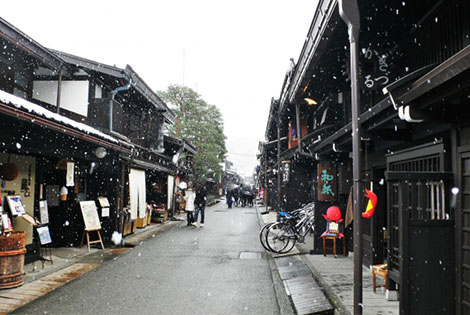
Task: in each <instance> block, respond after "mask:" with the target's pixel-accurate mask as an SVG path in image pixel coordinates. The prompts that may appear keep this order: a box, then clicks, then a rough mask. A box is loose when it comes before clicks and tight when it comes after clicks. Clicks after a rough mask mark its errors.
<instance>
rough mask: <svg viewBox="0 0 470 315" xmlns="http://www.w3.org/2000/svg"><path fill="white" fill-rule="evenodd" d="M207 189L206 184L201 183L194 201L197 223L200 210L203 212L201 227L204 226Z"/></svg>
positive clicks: (195, 220)
mask: <svg viewBox="0 0 470 315" xmlns="http://www.w3.org/2000/svg"><path fill="white" fill-rule="evenodd" d="M206 200H207V191H206V188H205V187H204V185H200V186H199V187H198V188H197V190H196V199H195V201H194V203H195V206H196V213H195V215H194V222H195V223H197V218H198V216H199V212H200V213H201V222H200V223H199V226H200V227H203V226H204V214H205V213H204V212H205V210H206Z"/></svg>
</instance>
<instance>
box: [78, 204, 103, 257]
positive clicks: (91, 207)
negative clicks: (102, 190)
mask: <svg viewBox="0 0 470 315" xmlns="http://www.w3.org/2000/svg"><path fill="white" fill-rule="evenodd" d="M80 209H81V210H82V215H83V221H84V223H85V231H83V235H82V240H81V241H80V247H82V244H83V239H84V237H85V235H86V241H87V245H88V251H90V244H94V243H100V244H101V248H102V249H104V245H103V240H102V239H101V234H100V230H101V223H100V218H99V217H98V211H97V209H96V203H95V202H94V201H93V200H87V201H80ZM90 232H96V233H97V234H98V239H97V240H94V241H90Z"/></svg>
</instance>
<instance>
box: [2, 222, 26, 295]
mask: <svg viewBox="0 0 470 315" xmlns="http://www.w3.org/2000/svg"><path fill="white" fill-rule="evenodd" d="M25 243H26V233H25V232H22V231H13V232H10V233H6V234H3V235H0V289H6V288H14V287H18V286H20V285H22V284H23V282H24V254H25V253H26V247H25Z"/></svg>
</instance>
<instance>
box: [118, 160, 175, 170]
mask: <svg viewBox="0 0 470 315" xmlns="http://www.w3.org/2000/svg"><path fill="white" fill-rule="evenodd" d="M121 157H122V158H123V159H125V160H127V161H129V162H130V163H131V166H134V167H137V168H142V169H145V170H155V171H159V172H163V173H167V174H175V171H174V170H172V169H170V168H167V167H165V166H161V165H159V164H155V163H150V162H147V161H142V160H136V159H133V158H128V157H126V156H121Z"/></svg>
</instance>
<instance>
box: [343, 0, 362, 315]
mask: <svg viewBox="0 0 470 315" xmlns="http://www.w3.org/2000/svg"><path fill="white" fill-rule="evenodd" d="M339 14H340V16H341V18H342V19H343V21H344V22H345V23H346V25H347V26H348V35H349V50H350V63H351V116H352V117H351V125H352V147H353V182H354V188H353V189H354V195H353V196H354V204H353V211H354V227H353V229H354V314H355V315H361V314H362V240H361V238H362V237H361V234H362V233H361V207H360V205H361V200H362V196H361V191H362V189H361V188H362V187H361V186H362V181H361V175H362V170H361V166H362V161H361V153H360V150H361V124H360V121H359V105H360V102H359V87H358V84H357V83H358V65H359V58H358V54H359V47H358V45H359V29H360V15H359V7H358V5H357V0H347V1H346V0H339Z"/></svg>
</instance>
